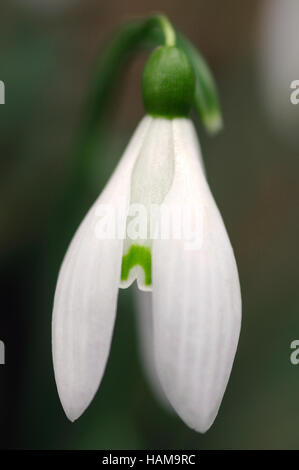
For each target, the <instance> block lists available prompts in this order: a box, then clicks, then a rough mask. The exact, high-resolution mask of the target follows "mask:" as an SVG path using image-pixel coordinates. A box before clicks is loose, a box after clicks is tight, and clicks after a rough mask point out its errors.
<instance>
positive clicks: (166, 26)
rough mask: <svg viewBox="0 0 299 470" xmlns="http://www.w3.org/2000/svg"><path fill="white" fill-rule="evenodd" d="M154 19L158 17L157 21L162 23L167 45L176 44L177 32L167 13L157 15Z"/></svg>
mask: <svg viewBox="0 0 299 470" xmlns="http://www.w3.org/2000/svg"><path fill="white" fill-rule="evenodd" d="M154 19H156V21H157V22H158V23H159V24H160V27H161V30H162V31H163V34H164V38H165V46H169V47H171V46H175V44H176V34H175V30H174V28H173V26H172V24H171V23H170V21H169V19H168V18H167V17H166V16H165V15H161V14H158V15H155V16H154Z"/></svg>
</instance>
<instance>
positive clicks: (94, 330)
mask: <svg viewBox="0 0 299 470" xmlns="http://www.w3.org/2000/svg"><path fill="white" fill-rule="evenodd" d="M150 122H151V118H148V117H146V118H144V120H143V121H142V122H141V123H140V125H139V127H138V128H137V130H136V131H135V134H134V136H133V137H132V140H131V142H130V143H129V145H128V147H127V150H126V152H125V154H124V156H123V157H122V159H121V161H120V163H119V165H118V166H117V168H116V170H115V172H114V174H113V175H112V177H111V179H110V181H109V182H108V184H107V186H106V188H105V189H104V191H103V193H102V194H101V196H100V197H99V199H98V200H97V201H96V202H95V204H94V205H93V206H92V208H91V209H90V211H89V212H88V214H87V216H86V217H85V219H84V220H83V222H82V223H81V225H80V227H79V229H78V230H77V232H76V234H75V236H74V238H73V240H72V242H71V244H70V247H69V249H68V251H67V254H66V256H65V259H64V261H63V264H62V267H61V269H60V273H59V278H58V282H57V287H56V293H55V300H54V310H53V323H52V346H53V361H54V370H55V378H56V383H57V388H58V393H59V396H60V400H61V402H62V405H63V408H64V410H65V413H66V415H67V416H68V418H69V419H70V420H71V421H74V420H75V419H77V418H78V417H79V416H80V415H81V414H82V413H83V412H84V411H85V409H86V408H87V407H88V405H89V404H90V402H91V400H92V399H93V397H94V395H95V393H96V391H97V388H98V386H99V384H100V381H101V379H102V376H103V373H104V369H105V365H106V362H107V358H108V354H109V349H110V343H111V336H112V332H113V326H114V320H115V312H116V303H117V293H118V286H119V281H120V269H121V257H122V245H123V240H121V239H119V238H117V237H115V238H114V239H99V238H98V236H97V231H96V228H97V223H98V218H99V217H98V210H99V208H100V207H101V205H104V206H105V205H106V204H109V207H111V209H118V208H119V204H120V201H121V202H122V204H124V209H123V210H124V212H125V210H126V207H125V206H126V205H128V203H129V196H130V176H131V172H132V168H133V165H134V162H135V159H136V157H137V155H138V152H139V150H140V147H141V145H142V142H143V139H144V136H145V134H146V132H147V129H148V127H149V125H150ZM124 224H125V213H124V214H123V225H124Z"/></svg>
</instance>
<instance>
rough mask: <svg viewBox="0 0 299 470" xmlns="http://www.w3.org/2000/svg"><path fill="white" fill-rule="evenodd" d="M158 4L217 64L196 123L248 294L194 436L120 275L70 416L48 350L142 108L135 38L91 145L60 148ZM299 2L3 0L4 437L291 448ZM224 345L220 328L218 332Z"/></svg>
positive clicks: (296, 378)
mask: <svg viewBox="0 0 299 470" xmlns="http://www.w3.org/2000/svg"><path fill="white" fill-rule="evenodd" d="M154 11H163V12H164V13H165V14H167V15H168V16H169V17H170V19H171V20H172V21H173V23H174V24H175V25H176V26H177V27H178V28H179V29H180V30H182V31H184V32H185V33H186V34H187V35H188V36H189V37H190V38H191V39H192V40H193V41H194V43H195V44H196V45H197V46H198V47H199V48H200V50H201V51H202V53H203V54H204V55H205V57H206V59H207V61H208V62H209V64H210V66H211V68H212V69H213V71H214V74H215V76H216V79H217V82H218V85H219V93H220V98H221V103H222V108H223V114H224V124H225V127H224V130H223V132H222V133H221V134H219V136H217V137H215V138H210V137H207V136H206V135H205V133H204V132H203V130H202V128H201V126H200V124H199V123H198V122H197V127H198V132H199V136H200V139H201V145H202V149H203V153H204V159H205V163H206V167H207V173H208V177H209V182H210V185H211V188H212V191H213V193H214V196H215V199H216V201H217V203H218V205H219V207H220V210H221V212H222V214H223V217H224V220H225V222H226V226H227V228H228V232H229V234H230V238H231V241H232V244H233V247H234V250H235V254H236V258H237V262H238V266H239V273H240V280H241V287H242V295H243V325H242V332H241V337H240V343H239V348H238V352H237V356H236V360H235V364H234V368H233V371H232V375H231V380H230V382H229V385H228V388H227V391H226V394H225V397H224V400H223V403H222V406H221V409H220V412H219V415H218V417H217V419H216V421H215V424H214V425H213V427H212V428H211V429H210V431H208V432H207V433H206V434H205V435H200V434H197V433H195V432H193V431H191V430H190V429H188V428H187V427H186V426H185V425H184V424H183V423H182V422H181V421H180V419H179V418H177V417H176V416H175V415H174V414H171V413H169V412H168V411H167V410H165V409H164V408H163V407H162V406H161V405H160V404H159V403H158V402H157V400H156V398H155V397H154V395H153V393H152V390H151V389H150V386H149V384H148V382H147V379H146V377H145V374H144V371H143V367H142V363H141V359H140V352H139V346H140V345H139V343H138V335H137V328H136V324H135V307H134V302H133V297H132V292H131V290H132V289H130V290H126V291H121V292H120V297H119V306H118V316H117V323H116V327H115V333H114V338H113V344H112V350H111V355H110V358H109V362H108V366H107V369H106V373H105V376H104V380H103V383H102V386H101V388H100V391H99V393H98V394H97V396H96V398H95V400H94V401H93V403H92V405H91V406H90V407H89V408H88V410H87V411H86V413H85V414H84V415H83V416H82V418H81V419H80V420H79V421H78V422H76V423H75V424H71V423H69V422H68V421H67V419H66V417H65V415H64V413H63V410H62V408H61V405H60V402H59V399H58V395H57V392H56V386H55V381H54V375H53V368H52V359H51V336H50V332H51V309H52V302H53V294H54V289H55V282H56V277H57V272H58V269H59V265H60V263H61V260H62V258H63V254H64V252H65V249H66V247H67V245H68V243H69V241H70V239H71V237H72V235H73V233H74V231H75V229H76V227H77V225H78V223H79V222H80V220H81V218H82V216H83V215H84V213H85V212H86V211H87V209H88V207H89V206H90V204H91V202H93V200H94V199H95V197H96V196H97V194H98V193H99V192H100V191H101V189H102V188H103V185H104V183H105V181H106V180H107V178H108V177H109V175H110V173H111V171H112V169H113V168H114V166H115V165H116V163H117V161H118V159H119V158H120V156H121V153H122V151H123V149H124V147H125V145H126V143H127V141H128V139H129V137H130V135H131V133H132V131H133V129H134V128H135V126H136V125H137V122H138V121H139V119H140V118H141V117H142V115H143V108H142V100H141V92H140V80H141V73H142V67H143V65H144V62H145V60H146V54H140V55H139V56H137V57H136V59H135V60H134V61H131V62H130V63H129V66H128V68H127V69H126V71H125V73H124V74H123V75H122V76H121V77H119V78H120V80H119V82H118V87H117V89H115V91H114V93H113V98H112V100H111V105H110V106H109V108H108V109H107V112H106V113H105V116H104V119H102V120H101V122H100V123H99V149H98V152H97V156H96V158H94V159H92V160H87V161H86V162H84V161H83V162H82V161H81V162H80V164H79V165H78V164H77V163H78V162H75V159H74V158H73V154H74V153H73V148H74V145H75V142H76V136H77V133H78V127H79V125H80V122H81V121H82V116H83V115H84V105H85V102H86V97H87V95H88V89H89V84H90V78H91V77H92V75H93V69H94V66H95V63H96V62H97V60H98V57H99V53H100V51H101V49H102V48H103V45H104V43H105V40H106V38H107V37H109V35H110V34H111V32H112V31H113V30H114V29H115V27H116V26H117V25H118V23H119V22H121V21H124V20H125V19H129V18H131V17H134V16H136V15H146V14H148V13H151V12H154ZM298 15H299V2H298V1H297V0H288V1H285V0H266V1H264V0H243V1H242V2H240V1H238V0H226V1H225V2H223V1H222V0H184V1H181V0H143V1H142V2H140V1H137V0H126V1H120V0H119V1H116V0H109V1H108V2H106V1H105V2H104V1H101V0H84V1H83V0H63V1H62V0H59V1H58V0H57V1H53V0H43V1H41V0H40V1H39V0H1V6H0V79H1V80H3V81H4V82H5V85H6V104H5V105H2V106H0V255H1V268H0V276H1V302H0V304H1V316H0V339H1V340H3V341H4V342H5V344H6V365H5V366H0V447H1V448H3V449H11V448H13V449H116V448H119V449H154V448H160V449H163V448H167V449H172V448H173V449H175V448H177V449H194V448H197V449H277V448H283V449H296V448H299V430H298V421H299V402H298V396H299V365H298V366H294V365H292V364H291V362H290V353H291V350H290V343H291V341H292V340H294V339H299V288H298V280H299V259H298V239H299V225H298V202H299V186H298V172H299V136H298V134H299V132H298V129H299V127H298V125H299V105H298V106H297V107H296V106H293V105H291V103H290V99H289V96H290V88H289V87H290V81H291V80H295V79H299V70H298V45H299V30H298V28H297V23H296V21H294V18H298ZM218 346H219V349H220V350H221V344H219V345H218Z"/></svg>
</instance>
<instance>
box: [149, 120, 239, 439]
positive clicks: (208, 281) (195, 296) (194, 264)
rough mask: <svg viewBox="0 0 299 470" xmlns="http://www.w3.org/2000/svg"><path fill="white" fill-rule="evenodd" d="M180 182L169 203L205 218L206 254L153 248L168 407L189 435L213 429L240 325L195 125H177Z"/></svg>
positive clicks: (229, 257)
mask: <svg viewBox="0 0 299 470" xmlns="http://www.w3.org/2000/svg"><path fill="white" fill-rule="evenodd" d="M173 138H174V149H175V150H174V151H175V177H174V183H173V186H172V189H171V191H170V192H169V194H168V196H167V198H166V200H165V204H166V205H167V206H169V207H170V206H172V205H175V204H177V203H178V202H179V201H186V202H187V203H188V204H191V206H192V207H193V208H194V207H197V208H198V211H199V212H201V215H200V220H201V224H202V225H201V233H200V235H199V238H200V240H201V243H200V247H198V248H197V249H194V250H190V249H186V246H187V245H186V243H185V242H184V240H157V241H155V242H154V246H153V309H154V342H155V354H156V363H157V367H158V374H159V377H160V380H161V384H162V386H163V389H164V391H165V393H166V396H167V398H168V399H169V401H170V403H171V404H172V406H173V407H174V409H175V410H176V412H177V413H178V414H179V416H180V417H181V418H182V419H183V421H184V422H185V423H186V424H187V425H189V426H190V427H191V428H194V429H195V430H197V431H199V432H205V431H206V430H207V429H208V428H209V427H210V426H211V425H212V423H213V421H214V419H215V417H216V415H217V412H218V409H219V406H220V403H221V400H222V397H223V394H224V391H225V388H226V385H227V382H228V379H229V375H230V372H231V368H232V364H233V360H234V356H235V352H236V348H237V342H238V337H239V331H240V322H241V296H240V287H239V279H238V273H237V267H236V263H235V258H234V254H233V251H232V248H231V244H230V242H229V239H228V236H227V233H226V230H225V227H224V224H223V221H222V218H221V215H220V213H219V211H218V209H217V207H216V204H215V202H214V199H213V197H212V195H211V192H210V190H209V187H208V184H207V182H206V180H205V177H204V175H203V171H202V166H201V165H200V163H199V157H200V154H199V152H200V150H199V146H198V142H197V137H196V133H195V130H194V128H193V125H192V123H191V122H190V121H189V120H186V119H175V120H174V121H173Z"/></svg>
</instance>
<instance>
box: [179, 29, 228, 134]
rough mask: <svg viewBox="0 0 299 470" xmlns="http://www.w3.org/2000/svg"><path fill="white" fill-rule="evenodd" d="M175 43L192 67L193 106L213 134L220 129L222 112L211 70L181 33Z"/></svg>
mask: <svg viewBox="0 0 299 470" xmlns="http://www.w3.org/2000/svg"><path fill="white" fill-rule="evenodd" d="M177 45H178V46H179V47H181V48H182V49H183V50H184V52H185V53H186V55H187V56H188V58H189V60H190V62H191V64H192V65H193V68H194V72H195V76H196V85H195V96H194V106H195V108H196V110H197V112H198V114H199V116H200V118H201V120H202V122H203V124H204V126H205V128H206V130H207V131H208V132H209V133H210V134H215V133H217V132H218V131H220V130H221V129H222V114H221V109H220V104H219V99H218V93H217V87H216V83H215V80H214V77H213V75H212V72H211V71H210V69H209V67H208V65H207V63H206V62H205V60H204V58H203V57H202V56H201V54H200V53H199V52H198V50H197V49H196V48H195V46H193V44H192V43H191V42H190V41H189V40H188V39H187V38H186V37H185V36H183V34H181V33H179V34H177Z"/></svg>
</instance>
